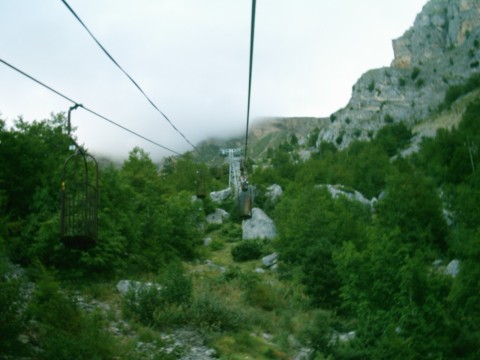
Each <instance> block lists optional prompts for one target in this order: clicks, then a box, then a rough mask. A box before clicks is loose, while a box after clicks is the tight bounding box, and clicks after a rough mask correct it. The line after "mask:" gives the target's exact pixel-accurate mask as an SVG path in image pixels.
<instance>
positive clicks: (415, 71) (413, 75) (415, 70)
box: [410, 67, 420, 80]
mask: <svg viewBox="0 0 480 360" xmlns="http://www.w3.org/2000/svg"><path fill="white" fill-rule="evenodd" d="M418 75H420V68H418V67H414V68H413V70H412V73H411V74H410V78H411V79H412V80H415V79H416V78H417V77H418Z"/></svg>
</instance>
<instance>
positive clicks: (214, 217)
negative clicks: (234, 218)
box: [206, 209, 230, 224]
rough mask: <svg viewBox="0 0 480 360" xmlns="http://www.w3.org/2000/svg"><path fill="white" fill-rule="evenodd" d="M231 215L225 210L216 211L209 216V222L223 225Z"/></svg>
mask: <svg viewBox="0 0 480 360" xmlns="http://www.w3.org/2000/svg"><path fill="white" fill-rule="evenodd" d="M229 217H230V214H229V213H228V212H226V211H225V210H223V209H215V212H214V213H212V214H208V215H207V218H206V220H207V222H208V223H209V224H223V221H224V220H226V219H228V218H229Z"/></svg>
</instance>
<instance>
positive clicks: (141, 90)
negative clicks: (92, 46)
mask: <svg viewBox="0 0 480 360" xmlns="http://www.w3.org/2000/svg"><path fill="white" fill-rule="evenodd" d="M61 1H62V2H63V3H64V4H65V6H66V7H67V8H68V10H69V11H70V12H71V13H72V15H73V16H74V17H75V18H76V19H77V21H78V22H79V23H80V24H81V25H82V26H83V28H84V29H85V30H86V31H87V32H88V33H89V35H90V36H91V37H92V39H93V40H94V41H95V42H96V43H97V45H98V46H99V47H100V49H102V51H103V52H104V53H105V55H107V57H108V58H109V59H110V60H111V61H112V62H113V63H114V64H115V65H116V66H117V67H118V68H119V69H120V70H121V71H122V72H123V73H124V74H125V76H126V77H127V78H128V79H129V80H130V81H131V82H132V83H133V84H134V85H135V87H136V88H137V89H138V90H139V91H140V92H141V93H142V95H143V96H144V97H145V98H146V99H147V101H148V102H149V103H150V104H151V105H152V106H153V108H154V109H155V110H157V111H158V112H159V113H160V114H161V115H162V116H163V117H164V118H165V120H167V122H168V123H169V124H170V125H171V126H172V128H173V129H174V130H175V131H176V132H177V133H179V134H180V135H181V136H182V137H183V138H184V139H185V141H186V142H187V143H188V144H190V145H191V146H192V147H193V148H194V149H195V150H196V151H198V152H200V150H198V149H197V147H196V146H195V145H193V144H192V143H191V142H190V140H188V139H187V137H186V136H185V135H184V134H183V133H182V132H181V131H180V130H179V129H177V127H176V126H175V125H174V124H173V122H172V121H171V120H170V119H169V118H168V117H167V115H165V113H164V112H163V111H161V110H160V109H159V108H158V107H157V105H155V103H154V102H153V101H152V100H151V99H150V98H149V97H148V96H147V94H146V93H145V91H143V89H142V88H141V87H140V85H138V83H137V82H136V81H135V80H134V79H133V78H132V77H131V76H130V75H129V74H128V73H127V72H126V71H125V70H124V69H123V68H122V67H121V66H120V64H119V63H118V62H117V61H116V60H115V59H114V58H113V56H112V55H110V53H109V52H108V51H107V50H106V49H105V47H103V45H102V44H101V43H100V41H98V40H97V38H96V37H95V36H94V35H93V33H92V32H91V31H90V30H89V29H88V27H87V26H86V25H85V23H84V22H83V21H82V20H81V19H80V17H79V16H78V15H77V13H76V12H75V11H74V10H73V9H72V7H71V6H70V5H69V4H68V3H67V2H66V1H65V0H61Z"/></svg>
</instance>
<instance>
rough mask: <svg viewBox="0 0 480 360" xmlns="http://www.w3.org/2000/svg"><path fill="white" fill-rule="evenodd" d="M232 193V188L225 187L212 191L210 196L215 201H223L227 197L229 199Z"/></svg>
mask: <svg viewBox="0 0 480 360" xmlns="http://www.w3.org/2000/svg"><path fill="white" fill-rule="evenodd" d="M231 194H232V189H230V188H228V189H224V190H220V191H212V192H211V193H210V198H211V199H212V201H214V202H222V201H224V200H226V199H228V197H229V196H230V195H231Z"/></svg>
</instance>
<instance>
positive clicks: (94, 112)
mask: <svg viewBox="0 0 480 360" xmlns="http://www.w3.org/2000/svg"><path fill="white" fill-rule="evenodd" d="M0 62H2V63H3V64H5V65H6V66H8V67H9V68H11V69H13V70H15V71H16V72H18V73H20V74H22V75H23V76H25V77H27V78H29V79H30V80H32V81H34V82H36V83H37V84H39V85H41V86H43V87H44V88H46V89H48V90H50V91H51V92H53V93H55V94H57V95H58V96H60V97H62V98H64V99H65V100H67V101H70V102H71V103H73V104H74V105H78V106H80V107H82V108H83V109H84V110H86V111H88V112H89V113H91V114H93V115H95V116H98V117H99V118H101V119H103V120H105V121H107V122H109V123H110V124H112V125H115V126H117V127H119V128H120V129H122V130H125V131H127V132H129V133H130V134H132V135H135V136H137V137H139V138H141V139H143V140H145V141H148V142H149V143H152V144H153V145H156V146H158V147H161V148H162V149H165V150H168V151H170V152H172V153H174V154H177V155H180V156H183V155H182V154H181V153H179V152H177V151H175V150H172V149H169V148H168V147H166V146H163V145H161V144H159V143H157V142H156V141H153V140H151V139H149V138H147V137H145V136H143V135H141V134H139V133H137V132H135V131H133V130H130V129H128V128H127V127H125V126H123V125H120V124H119V123H117V122H115V121H113V120H110V119H109V118H107V117H105V116H103V115H101V114H99V113H97V112H96V111H94V110H92V109H89V108H88V107H86V106H83V105H80V103H79V102H78V101H75V100H73V99H72V98H70V97H68V96H66V95H64V94H62V93H61V92H59V91H57V90H55V89H53V88H52V87H50V86H48V85H46V84H45V83H43V82H41V81H40V80H37V79H36V78H34V77H33V76H31V75H28V74H27V73H25V72H24V71H22V70H20V69H18V68H16V67H15V66H13V65H12V64H10V63H8V62H6V61H5V60H3V59H0Z"/></svg>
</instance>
